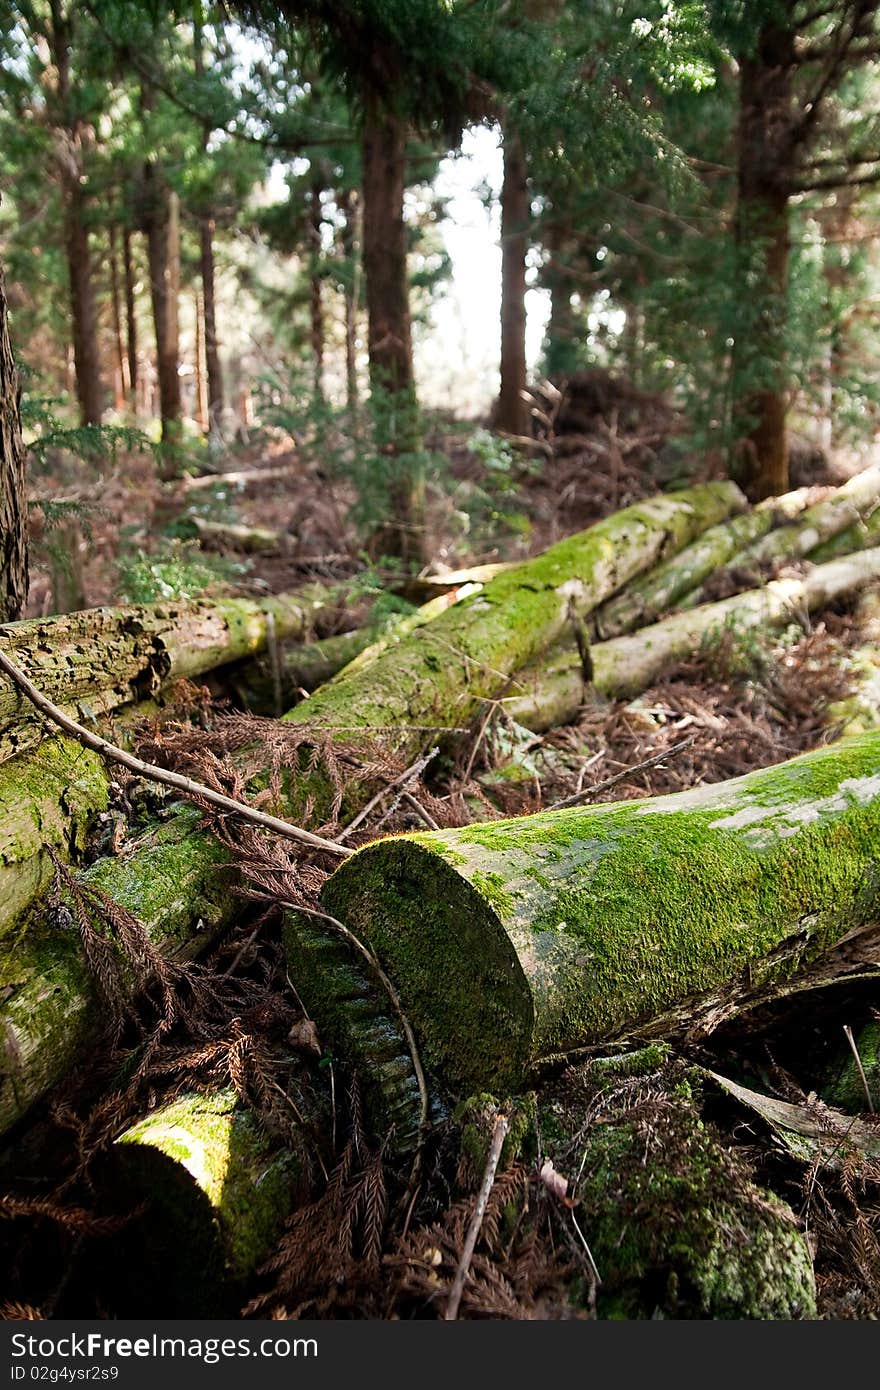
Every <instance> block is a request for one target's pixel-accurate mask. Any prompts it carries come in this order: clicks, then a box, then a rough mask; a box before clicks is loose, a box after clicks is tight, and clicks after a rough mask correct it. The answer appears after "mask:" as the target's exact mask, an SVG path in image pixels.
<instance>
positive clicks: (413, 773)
mask: <svg viewBox="0 0 880 1390" xmlns="http://www.w3.org/2000/svg"><path fill="white" fill-rule="evenodd" d="M439 752H440V749H439V748H432V749H431V751H430V752H429V753H425V754H423V755H422V757H421V758H419V759H417V761H416V762H414V763H413V764H412V766H411V767H408V768H406V769H405V770H404V771H403V772H401V773H400V774H399V775H398V776H397V777H395V778H394V780H393V781H392V782H388V783H386V785H385V786H384V787H382V788H381V789H380V790H379V791H377V792H376V795H375V796H374V797H371V798H370V800H369V801H368V802H367V804H366V806H364V808H363V809H362V810H361V811H358V813H357V815H356V816H355V817H354V819H353V820H350V821H349V822H348V825H347V826H345V828H344V829H343V830H340V832H339V836H338V839H339V843H340V844H341V843H342V841H343V840H347V839H348V837H349V835H352V834H353V833H354V831H355V830H357V828H358V826H359V825H363V823H364V821H365V820H366V819H367V816H368V815H369V814H370V812H371V811H372V810H374V809H375V808H376V807H377V806H378V805H379V802H380V801H384V799H385V797H386V796H388V795H389V794H390V793H391V792H396V791H399V790H400V789H401V788H402V787H405V786H406V785H407V783H409V782H412V781H413V780H414V779H415V778H416V777H421V775H422V773H423V772H424V770H425V768H426V767H427V766H428V764H429V763H430V762H431V761H432V760H433V759H434V758H436V756H437V754H438V753H439Z"/></svg>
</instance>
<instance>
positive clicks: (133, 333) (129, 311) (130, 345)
mask: <svg viewBox="0 0 880 1390" xmlns="http://www.w3.org/2000/svg"><path fill="white" fill-rule="evenodd" d="M122 267H123V273H124V276H125V328H126V354H127V357H128V390H129V396H130V399H131V403H132V406H133V407H134V408H135V409H136V408H137V389H138V352H137V312H136V306H135V279H134V267H133V264H132V256H131V229H130V228H129V227H124V228H123V231H122Z"/></svg>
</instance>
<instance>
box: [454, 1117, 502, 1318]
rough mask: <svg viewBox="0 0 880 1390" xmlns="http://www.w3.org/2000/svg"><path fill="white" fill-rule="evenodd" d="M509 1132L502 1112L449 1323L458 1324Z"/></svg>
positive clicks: (460, 1266) (457, 1275)
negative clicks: (469, 1273) (468, 1278)
mask: <svg viewBox="0 0 880 1390" xmlns="http://www.w3.org/2000/svg"><path fill="white" fill-rule="evenodd" d="M509 1129H510V1116H509V1115H506V1114H505V1113H504V1111H503V1110H501V1111H499V1112H498V1114H497V1115H496V1117H495V1125H494V1128H493V1130H492V1142H491V1144H490V1145H489V1156H488V1158H487V1159H486V1170H485V1172H484V1173H483V1181H482V1184H481V1186H480V1192H479V1196H478V1197H477V1205H476V1206H475V1207H474V1214H473V1216H472V1217H471V1224H470V1225H469V1226H468V1230H467V1235H466V1236H465V1242H464V1248H463V1249H462V1252H461V1259H460V1260H459V1262H458V1269H457V1270H456V1271H455V1278H454V1279H453V1281H452V1288H451V1289H450V1290H449V1300H448V1302H447V1304H446V1312H445V1314H444V1318H445V1320H446V1322H455V1320H456V1318H457V1317H458V1310H459V1307H460V1306H461V1296H462V1294H463V1293H464V1284H465V1280H466V1279H467V1277H468V1271H469V1270H470V1267H471V1260H472V1259H473V1258H474V1250H475V1249H476V1247H477V1240H478V1238H479V1235H480V1231H481V1229H482V1225H483V1218H484V1217H485V1215H486V1206H487V1204H488V1201H489V1196H490V1193H491V1191H492V1187H493V1185H494V1182H495V1170H496V1168H497V1167H498V1160H499V1159H500V1157H501V1150H502V1149H503V1148H504V1141H505V1139H506V1138H507V1131H508V1130H509Z"/></svg>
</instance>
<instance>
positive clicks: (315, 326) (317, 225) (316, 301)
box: [309, 182, 324, 405]
mask: <svg viewBox="0 0 880 1390" xmlns="http://www.w3.org/2000/svg"><path fill="white" fill-rule="evenodd" d="M322 226H323V217H322V213H321V184H320V182H316V183H313V184H312V188H311V201H310V203H309V243H310V245H309V262H310V269H309V314H310V319H311V348H312V368H313V372H314V398H315V403H316V404H317V405H322V404H323V402H324V297H323V281H322V277H321V261H322V259H323V255H324V249H323V242H322V237H321V228H322Z"/></svg>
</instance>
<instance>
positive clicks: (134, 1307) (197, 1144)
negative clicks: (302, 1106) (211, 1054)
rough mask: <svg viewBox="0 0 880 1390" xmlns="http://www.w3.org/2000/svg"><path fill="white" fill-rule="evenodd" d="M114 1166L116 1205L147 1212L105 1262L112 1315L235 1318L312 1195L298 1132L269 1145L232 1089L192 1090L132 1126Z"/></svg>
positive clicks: (295, 1129)
mask: <svg viewBox="0 0 880 1390" xmlns="http://www.w3.org/2000/svg"><path fill="white" fill-rule="evenodd" d="M113 1159H114V1161H113V1164H112V1168H111V1172H112V1176H113V1180H114V1199H115V1201H116V1202H119V1201H120V1199H121V1200H122V1201H123V1202H124V1203H125V1205H127V1206H129V1207H130V1208H131V1209H133V1210H136V1209H137V1208H138V1207H142V1208H144V1212H143V1215H142V1216H141V1217H140V1218H138V1219H136V1220H135V1221H134V1222H132V1223H129V1224H128V1225H127V1226H126V1227H125V1228H124V1229H123V1231H122V1232H121V1234H120V1235H119V1236H118V1237H116V1238H115V1239H114V1240H113V1241H112V1242H111V1244H110V1251H109V1255H108V1252H106V1251H105V1252H104V1255H103V1258H102V1260H101V1276H102V1282H103V1283H105V1285H106V1287H107V1293H108V1295H109V1297H110V1298H111V1299H112V1306H113V1308H114V1311H115V1312H116V1315H117V1316H121V1317H125V1316H129V1317H136V1316H137V1317H149V1316H154V1317H202V1318H210V1317H224V1316H226V1317H232V1316H237V1314H238V1312H239V1309H240V1308H241V1304H242V1302H243V1293H244V1288H245V1281H246V1280H247V1278H248V1277H249V1276H250V1275H252V1274H253V1273H254V1271H255V1270H256V1269H257V1267H258V1265H259V1264H260V1263H261V1262H262V1260H263V1259H264V1258H265V1257H266V1255H267V1254H268V1252H269V1250H270V1249H271V1247H272V1245H273V1244H274V1243H275V1241H276V1240H277V1238H278V1236H279V1235H280V1234H281V1231H282V1229H283V1226H284V1222H285V1220H286V1219H287V1217H288V1216H289V1215H290V1213H291V1211H293V1210H294V1208H295V1207H297V1206H299V1205H300V1204H301V1203H302V1202H303V1201H305V1200H306V1198H307V1197H308V1195H309V1190H310V1181H309V1173H310V1162H309V1154H308V1148H307V1144H306V1141H305V1138H304V1136H303V1133H302V1131H301V1130H300V1129H299V1127H298V1126H296V1125H292V1126H291V1130H290V1134H289V1136H288V1137H287V1140H286V1143H284V1144H281V1143H279V1142H278V1141H277V1140H276V1141H274V1142H273V1141H272V1140H270V1139H269V1138H268V1136H267V1135H266V1133H265V1131H264V1130H262V1129H261V1128H260V1126H259V1123H258V1121H257V1120H256V1119H255V1117H254V1116H253V1115H252V1114H251V1113H250V1112H249V1111H248V1109H247V1108H246V1107H245V1106H244V1105H242V1103H241V1102H240V1100H239V1099H238V1097H237V1096H236V1094H235V1092H234V1091H232V1090H229V1089H225V1090H220V1091H215V1092H212V1093H211V1094H202V1093H198V1092H187V1093H185V1094H184V1095H182V1096H178V1097H177V1098H176V1099H175V1100H172V1101H171V1102H169V1103H167V1104H165V1105H162V1106H160V1107H159V1108H158V1109H156V1110H154V1111H151V1112H150V1114H148V1115H147V1116H146V1117H145V1118H144V1119H143V1120H141V1121H139V1122H138V1123H137V1124H135V1125H132V1126H131V1128H130V1129H128V1130H126V1132H125V1133H124V1134H123V1135H121V1136H120V1138H119V1139H118V1140H117V1141H116V1143H115V1145H114V1150H113ZM172 1250H173V1251H174V1252H175V1257H174V1259H173V1260H170V1261H169V1253H170V1252H171V1251H172ZM108 1265H109V1267H108Z"/></svg>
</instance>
